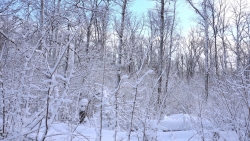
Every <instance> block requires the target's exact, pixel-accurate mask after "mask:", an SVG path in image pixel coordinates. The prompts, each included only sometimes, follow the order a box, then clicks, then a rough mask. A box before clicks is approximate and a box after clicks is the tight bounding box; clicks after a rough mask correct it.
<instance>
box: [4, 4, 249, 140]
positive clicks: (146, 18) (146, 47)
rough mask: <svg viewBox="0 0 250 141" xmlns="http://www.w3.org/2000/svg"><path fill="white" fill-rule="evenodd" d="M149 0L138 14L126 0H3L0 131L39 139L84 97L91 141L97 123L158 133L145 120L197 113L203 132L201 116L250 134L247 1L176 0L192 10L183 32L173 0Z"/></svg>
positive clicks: (71, 115) (74, 112)
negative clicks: (148, 5)
mask: <svg viewBox="0 0 250 141" xmlns="http://www.w3.org/2000/svg"><path fill="white" fill-rule="evenodd" d="M154 2H155V6H152V8H151V9H149V10H148V12H147V13H144V15H138V14H136V13H133V12H132V11H131V9H130V7H131V6H132V5H133V0H1V2H0V72H1V73H0V101H1V102H0V108H1V109H0V118H1V120H0V121H1V122H0V125H1V129H0V136H1V137H0V138H1V139H6V140H19V139H20V140H26V139H27V138H28V137H29V135H30V134H35V135H37V136H35V137H34V138H33V140H38V139H39V138H41V140H46V138H47V137H48V136H47V133H48V130H49V129H50V125H51V124H53V123H67V124H68V125H77V124H79V101H80V100H81V99H88V101H89V102H88V106H87V109H86V110H87V117H88V119H89V122H90V123H91V125H92V126H93V127H95V128H96V135H97V138H96V140H97V141H101V140H102V131H103V129H107V130H113V131H115V132H114V140H115V141H116V140H117V141H118V139H117V136H116V134H117V132H119V131H125V132H127V140H130V138H131V133H132V132H140V133H142V134H143V141H147V140H157V134H156V132H157V130H158V129H157V128H154V129H153V128H148V123H149V122H150V121H155V124H156V125H157V124H159V123H160V121H161V120H162V119H163V118H164V117H165V116H168V115H171V114H178V113H184V114H188V115H194V116H197V117H199V119H198V121H199V122H197V123H196V124H195V125H196V130H197V133H198V134H199V135H200V136H201V137H202V140H206V134H205V133H204V130H205V129H204V128H205V126H204V125H203V122H202V121H203V120H204V119H205V120H209V121H210V122H211V123H212V124H213V126H214V127H215V128H216V129H217V130H218V131H220V130H221V131H234V132H235V133H236V134H237V138H238V139H239V140H240V141H248V140H250V78H249V77H250V10H249V9H250V5H249V2H248V0H235V1H226V0H200V1H198V0H197V1H195V0H183V1H181V2H182V3H186V4H187V5H189V8H190V10H193V11H195V15H193V19H192V20H194V21H195V22H196V23H197V24H196V26H195V27H193V28H192V29H189V32H188V34H187V36H184V35H185V34H183V33H182V30H181V23H180V20H179V15H180V14H181V13H178V12H177V6H178V4H177V0H154ZM179 2H180V1H179ZM142 3H143V2H142ZM142 6H143V4H142ZM182 24H185V23H182ZM151 127H152V126H151ZM41 129H43V130H44V132H43V135H42V136H41V137H39V138H38V132H39V130H41ZM72 132H74V131H73V130H72ZM149 133H150V134H149ZM152 133H155V134H152ZM213 133H214V137H215V136H219V134H218V133H217V132H216V131H214V132H213ZM211 140H212V139H211Z"/></svg>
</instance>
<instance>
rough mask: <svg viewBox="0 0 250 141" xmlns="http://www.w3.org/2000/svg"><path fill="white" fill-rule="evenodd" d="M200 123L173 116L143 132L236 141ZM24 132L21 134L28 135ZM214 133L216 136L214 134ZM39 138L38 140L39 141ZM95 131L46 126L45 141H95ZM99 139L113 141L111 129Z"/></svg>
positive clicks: (169, 140) (138, 135)
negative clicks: (200, 126) (201, 126)
mask: <svg viewBox="0 0 250 141" xmlns="http://www.w3.org/2000/svg"><path fill="white" fill-rule="evenodd" d="M199 121H201V120H200V119H198V118H197V117H192V116H189V115H186V114H176V115H171V116H165V117H164V119H163V120H161V121H160V122H159V123H158V124H157V121H154V120H152V121H149V122H148V124H147V126H146V128H147V130H145V133H146V135H144V138H145V137H146V138H147V139H148V140H149V141H151V140H158V141H201V140H202V139H201V135H203V136H204V137H205V140H208V141H210V140H211V141H212V140H216V141H237V140H238V139H237V135H236V133H234V132H232V131H230V132H229V131H228V132H227V131H219V130H217V131H216V129H213V126H212V124H211V123H209V121H205V120H203V121H202V123H203V127H204V130H203V132H201V131H202V130H201V129H200V128H199V127H196V126H197V124H198V122H199ZM27 131H28V130H26V131H25V129H23V132H27ZM142 131H143V130H140V131H134V132H132V135H131V141H142V140H143V132H142ZM215 131H216V134H215ZM42 134H43V129H40V133H39V137H38V140H40V139H41V137H42ZM36 136H37V134H36V133H31V134H28V136H27V137H28V138H30V139H35V138H36ZM39 138H40V139H39ZM95 138H96V129H95V128H93V127H91V124H90V123H85V124H80V125H72V124H65V123H53V124H51V125H50V127H49V131H48V135H47V137H46V141H57V140H58V141H95ZM10 139H12V140H13V139H14V140H15V139H18V136H16V137H14V136H13V137H9V138H6V139H5V140H10ZM117 139H118V141H126V140H127V133H126V132H118V134H117ZM102 140H103V141H112V140H114V131H112V130H105V129H104V130H102Z"/></svg>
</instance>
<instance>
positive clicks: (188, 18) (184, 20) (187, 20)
mask: <svg viewBox="0 0 250 141" xmlns="http://www.w3.org/2000/svg"><path fill="white" fill-rule="evenodd" d="M155 3H156V2H155V1H152V0H135V1H134V2H133V4H132V5H131V8H130V10H132V11H133V12H135V13H137V14H142V13H146V12H147V10H148V9H150V8H153V7H154V5H155ZM177 12H178V18H179V21H180V22H181V23H180V26H181V27H182V29H183V32H184V34H187V32H188V31H189V30H190V28H191V26H194V25H195V22H193V21H192V17H195V16H196V14H195V13H194V12H193V9H191V8H190V7H189V5H188V4H187V2H186V1H185V0H178V2H177Z"/></svg>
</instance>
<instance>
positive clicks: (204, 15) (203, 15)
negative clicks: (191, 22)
mask: <svg viewBox="0 0 250 141" xmlns="http://www.w3.org/2000/svg"><path fill="white" fill-rule="evenodd" d="M187 1H188V3H189V4H190V5H191V7H192V8H193V9H194V10H195V11H196V13H198V14H199V15H200V16H201V18H202V19H203V21H204V28H205V29H204V34H205V45H204V50H205V99H207V98H208V80H209V67H208V45H209V44H208V43H209V37H208V25H209V23H208V13H207V0H204V1H203V3H202V4H203V8H202V11H200V10H199V9H198V8H197V7H196V6H195V5H194V3H193V2H192V1H191V0H187Z"/></svg>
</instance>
